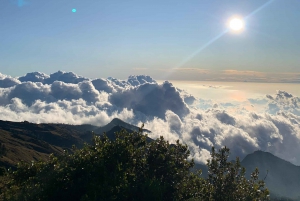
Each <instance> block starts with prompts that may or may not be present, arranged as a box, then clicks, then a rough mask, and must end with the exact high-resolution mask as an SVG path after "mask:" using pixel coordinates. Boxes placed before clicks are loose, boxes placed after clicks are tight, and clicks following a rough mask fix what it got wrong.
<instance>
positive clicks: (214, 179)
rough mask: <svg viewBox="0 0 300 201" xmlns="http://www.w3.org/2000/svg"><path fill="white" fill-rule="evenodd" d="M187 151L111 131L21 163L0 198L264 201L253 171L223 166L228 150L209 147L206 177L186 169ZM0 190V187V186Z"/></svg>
mask: <svg viewBox="0 0 300 201" xmlns="http://www.w3.org/2000/svg"><path fill="white" fill-rule="evenodd" d="M189 155H190V152H189V150H188V148H187V146H186V145H182V144H181V143H179V141H177V142H176V144H172V145H170V144H169V143H168V142H167V141H165V140H164V138H163V137H160V138H159V139H157V140H154V141H152V142H147V140H146V136H145V135H143V134H142V131H141V130H140V132H133V133H128V132H127V131H126V130H122V131H120V132H118V133H116V139H115V140H113V141H112V140H110V139H108V137H107V136H106V135H104V136H103V137H97V136H94V138H93V142H92V145H85V146H84V147H83V148H82V149H76V148H74V149H73V153H72V154H69V153H67V152H65V154H64V155H62V156H58V157H56V156H54V155H50V158H49V161H47V162H42V161H40V162H32V163H31V164H27V163H24V162H21V163H20V164H19V166H18V169H17V170H16V171H14V172H13V171H9V173H8V175H7V176H6V178H5V179H3V180H2V181H3V182H4V185H2V189H1V192H2V194H1V197H0V199H2V200H22V201H30V200H34V201H38V200H43V201H52V200H53V201H54V200H55V201H59V200H75V201H76V200H78V201H88V200H89V201H93V200H97V201H98V200H99V201H100V200H170V201H171V200H187V199H196V200H207V201H219V200H230V201H235V200H251V201H252V200H267V198H268V190H266V189H265V188H264V183H263V182H262V181H258V170H256V171H254V172H253V174H252V178H251V179H250V180H247V179H246V178H245V169H244V168H241V166H240V162H239V159H238V158H237V160H236V162H235V163H231V162H227V159H228V155H229V149H227V148H226V147H225V148H223V149H221V150H219V152H218V153H216V152H215V149H214V148H213V149H212V153H211V155H212V158H211V160H209V161H208V163H207V165H208V169H209V176H208V178H207V179H203V178H200V172H198V173H196V174H193V173H191V172H190V168H191V167H193V165H194V161H193V160H191V161H190V160H188V157H189ZM0 186H1V185H0Z"/></svg>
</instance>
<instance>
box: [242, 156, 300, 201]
mask: <svg viewBox="0 0 300 201" xmlns="http://www.w3.org/2000/svg"><path fill="white" fill-rule="evenodd" d="M241 164H242V166H244V167H245V168H246V170H247V176H250V173H251V171H252V170H254V169H255V168H256V167H258V169H259V172H260V174H259V178H260V179H264V178H265V182H266V186H267V187H268V189H269V190H270V191H271V195H272V194H273V195H280V196H284V197H288V198H293V199H296V198H298V200H299V197H300V191H299V189H300V167H299V166H296V165H293V164H292V163H290V162H287V161H285V160H283V159H281V158H279V157H276V156H274V155H273V154H271V153H268V152H263V151H255V152H254V153H252V154H249V155H247V156H246V157H245V158H244V159H243V160H242V162H241Z"/></svg>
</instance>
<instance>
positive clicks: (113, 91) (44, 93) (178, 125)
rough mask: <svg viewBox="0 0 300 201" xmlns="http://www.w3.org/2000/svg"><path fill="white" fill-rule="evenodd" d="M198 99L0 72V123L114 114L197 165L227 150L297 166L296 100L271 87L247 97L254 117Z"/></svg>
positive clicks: (102, 120)
mask: <svg viewBox="0 0 300 201" xmlns="http://www.w3.org/2000/svg"><path fill="white" fill-rule="evenodd" d="M204 96H205V94H204V95H203V97H204ZM203 97H194V96H193V95H191V94H188V93H187V92H186V91H184V90H181V89H178V88H176V87H175V86H173V84H172V83H170V82H168V81H165V82H164V83H162V84H158V83H157V82H156V81H155V80H154V79H152V78H151V77H149V76H145V75H139V76H129V78H128V79H127V80H118V79H115V78H111V77H110V78H107V79H101V78H100V79H93V80H92V79H89V78H85V77H82V76H78V75H76V74H74V73H72V72H62V71H58V72H56V73H53V74H51V75H46V74H44V73H40V72H33V73H28V74H26V75H25V76H21V77H16V78H14V77H10V76H7V75H3V74H1V73H0V119H1V120H9V121H25V120H26V121H29V122H34V123H57V122H58V123H68V124H93V125H98V126H102V125H105V124H107V123H109V122H110V121H111V120H112V119H113V118H116V117H117V118H120V119H122V120H124V121H126V122H128V123H132V124H135V125H141V124H142V123H144V124H145V128H146V129H148V130H151V131H152V132H151V133H150V134H149V137H152V138H157V137H159V136H161V135H162V136H164V137H165V139H167V140H169V141H170V142H171V143H172V142H174V141H175V140H177V139H180V141H181V142H184V143H186V144H187V145H188V146H189V148H190V150H191V155H192V157H193V158H194V159H195V161H196V162H200V163H205V162H206V160H207V159H208V158H209V156H210V150H211V147H212V146H215V147H217V148H220V147H222V146H227V147H229V148H230V150H231V153H232V156H234V157H235V156H239V157H241V158H243V157H244V156H245V155H247V154H249V153H252V152H253V151H255V150H263V151H269V152H271V153H273V154H275V155H276V156H279V157H281V158H284V159H286V160H288V161H290V162H292V163H294V164H296V165H300V154H299V153H300V146H299V145H300V98H299V97H295V96H293V95H292V94H290V93H288V92H286V91H280V90H278V91H277V93H275V94H266V95H265V97H262V98H259V99H258V98H251V99H249V100H248V103H249V104H251V105H252V106H253V107H254V106H259V107H260V108H264V110H263V111H260V112H258V111H255V110H247V109H245V108H244V107H242V105H236V104H232V103H228V102H227V103H226V102H223V103H222V102H218V103H216V102H215V101H213V100H207V99H203ZM199 105H202V107H199ZM203 105H205V107H203ZM233 108H236V109H233Z"/></svg>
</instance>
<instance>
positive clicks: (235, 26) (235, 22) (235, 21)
mask: <svg viewBox="0 0 300 201" xmlns="http://www.w3.org/2000/svg"><path fill="white" fill-rule="evenodd" d="M229 28H230V29H231V30H232V31H241V30H242V29H243V28H244V21H243V20H242V19H240V18H232V19H231V20H230V21H229Z"/></svg>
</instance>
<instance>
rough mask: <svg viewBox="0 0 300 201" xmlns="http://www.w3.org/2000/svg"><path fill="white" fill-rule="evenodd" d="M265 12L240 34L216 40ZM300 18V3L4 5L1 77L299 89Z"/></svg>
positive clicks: (17, 1)
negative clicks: (144, 77)
mask: <svg viewBox="0 0 300 201" xmlns="http://www.w3.org/2000/svg"><path fill="white" fill-rule="evenodd" d="M268 2H269V3H268ZM263 5H266V6H263ZM262 6H263V8H262V9H261V10H259V12H257V13H255V14H253V15H251V16H250V17H249V18H247V20H246V22H245V23H246V27H245V30H244V31H243V32H242V33H239V34H232V33H226V34H224V35H222V36H221V37H220V38H218V39H217V40H212V39H214V38H215V37H216V36H218V35H219V34H220V33H222V32H223V31H224V30H226V29H227V27H226V24H227V22H228V20H229V19H230V18H231V17H232V16H235V15H239V16H241V17H246V16H249V14H251V13H252V12H253V11H255V10H256V9H258V8H260V7H262ZM74 8H75V9H76V10H77V11H76V12H72V9H74ZM299 10H300V1H298V0H288V1H286V0H273V1H266V0H213V1H211V0H198V1H196V0H189V1H182V0H180V1H177V0H172V1H171V0H170V1H169V0H164V1H158V0H151V1H140V0H139V1H138V0H128V1H121V0H115V1H113V0H110V1H108V0H106V1H96V0H84V1H83V0H63V1H58V0H53V1H52V0H51V1H50V0H49V1H45V0H26V1H25V0H24V1H22V0H2V1H1V2H0V36H1V37H0V61H1V62H0V72H1V73H3V74H8V75H11V76H20V75H23V74H26V73H27V72H32V71H40V72H44V73H53V72H55V71H57V70H63V71H73V72H75V73H77V74H80V75H83V76H87V77H91V78H94V77H108V76H113V77H117V78H126V77H127V76H128V75H130V74H148V75H151V76H153V77H154V78H156V79H184V80H210V79H212V80H216V79H221V80H222V81H226V80H230V81H232V80H235V79H237V78H240V77H241V76H242V77H243V79H244V80H252V81H255V80H258V81H268V80H269V81H270V80H273V81H274V80H276V79H279V78H280V79H281V78H282V77H284V78H285V79H287V80H289V81H294V82H296V81H298V80H299V78H300V74H299V62H300V59H299V54H300V49H299V46H300V39H299V31H300V24H299V22H298V19H300V13H299V12H298V11H299ZM208 42H211V44H210V45H208V46H207V47H206V48H204V49H203V50H201V51H199V52H198V53H197V54H194V56H193V57H191V55H193V53H195V52H197V50H199V49H201V47H203V46H204V45H205V44H207V43H208ZM187 58H189V59H187ZM184 61H186V62H184ZM180 64H183V65H180ZM204 75H205V76H204ZM295 80H296V81H295ZM239 81H241V80H239ZM281 81H282V80H281ZM299 81H300V80H299Z"/></svg>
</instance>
